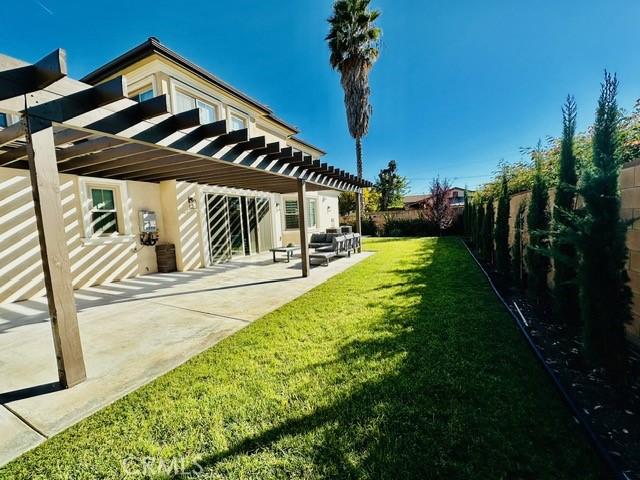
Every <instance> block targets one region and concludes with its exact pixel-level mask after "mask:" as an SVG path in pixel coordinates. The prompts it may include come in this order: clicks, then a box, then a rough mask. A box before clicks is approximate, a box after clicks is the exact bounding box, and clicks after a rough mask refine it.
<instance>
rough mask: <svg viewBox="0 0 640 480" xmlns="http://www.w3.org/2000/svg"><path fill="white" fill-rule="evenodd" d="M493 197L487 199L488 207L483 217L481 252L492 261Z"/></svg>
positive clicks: (487, 259)
mask: <svg viewBox="0 0 640 480" xmlns="http://www.w3.org/2000/svg"><path fill="white" fill-rule="evenodd" d="M493 222H494V213H493V198H490V199H489V200H488V201H487V208H486V210H485V212H484V218H483V219H482V231H481V232H480V254H481V255H482V257H483V258H484V259H485V260H486V261H487V262H490V263H493V259H494V258H493V252H494V250H493Z"/></svg>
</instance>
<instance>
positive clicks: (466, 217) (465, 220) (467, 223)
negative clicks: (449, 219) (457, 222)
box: [462, 188, 472, 240]
mask: <svg viewBox="0 0 640 480" xmlns="http://www.w3.org/2000/svg"><path fill="white" fill-rule="evenodd" d="M471 216H472V212H471V204H470V203H469V195H467V189H466V188H465V189H464V206H463V210H462V226H463V228H464V237H465V238H466V239H467V240H468V239H469V238H470V237H471Z"/></svg>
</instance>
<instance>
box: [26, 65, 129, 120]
mask: <svg viewBox="0 0 640 480" xmlns="http://www.w3.org/2000/svg"><path fill="white" fill-rule="evenodd" d="M27 98H28V97H27ZM123 98H127V82H126V80H125V78H124V77H123V76H119V77H116V78H113V79H111V80H108V81H106V82H104V83H101V84H99V85H95V86H93V87H91V88H87V89H85V90H81V91H79V92H75V93H71V94H69V95H66V96H63V97H59V98H57V99H55V100H51V101H48V102H44V103H38V104H34V105H29V114H30V115H32V116H34V117H40V118H42V119H45V120H47V121H50V122H54V123H64V122H66V121H67V120H70V119H72V118H74V117H77V116H79V115H82V114H84V113H87V112H90V111H92V110H95V109H97V108H100V107H103V106H105V105H108V104H110V103H113V102H116V101H118V100H122V99H123ZM28 100H29V99H28ZM33 101H38V100H37V99H34V100H33Z"/></svg>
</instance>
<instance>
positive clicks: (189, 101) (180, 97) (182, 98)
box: [176, 90, 196, 113]
mask: <svg viewBox="0 0 640 480" xmlns="http://www.w3.org/2000/svg"><path fill="white" fill-rule="evenodd" d="M194 108H196V99H195V98H193V97H192V96H191V95H187V94H186V93H182V92H181V91H179V90H176V113H180V112H186V111H187V110H193V109H194Z"/></svg>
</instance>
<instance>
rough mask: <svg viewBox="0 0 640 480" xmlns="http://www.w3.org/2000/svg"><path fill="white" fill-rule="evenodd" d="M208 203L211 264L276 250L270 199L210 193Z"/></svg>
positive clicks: (207, 195)
mask: <svg viewBox="0 0 640 480" xmlns="http://www.w3.org/2000/svg"><path fill="white" fill-rule="evenodd" d="M205 201H206V206H207V209H206V213H207V227H208V232H207V234H208V240H209V263H210V264H212V265H213V264H216V263H220V262H224V261H228V260H230V259H231V258H232V257H237V256H244V255H252V254H254V253H259V252H265V251H268V250H269V249H270V248H272V247H273V235H272V229H273V223H272V221H271V209H270V201H269V199H268V198H264V197H244V196H227V195H221V194H206V195H205Z"/></svg>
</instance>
